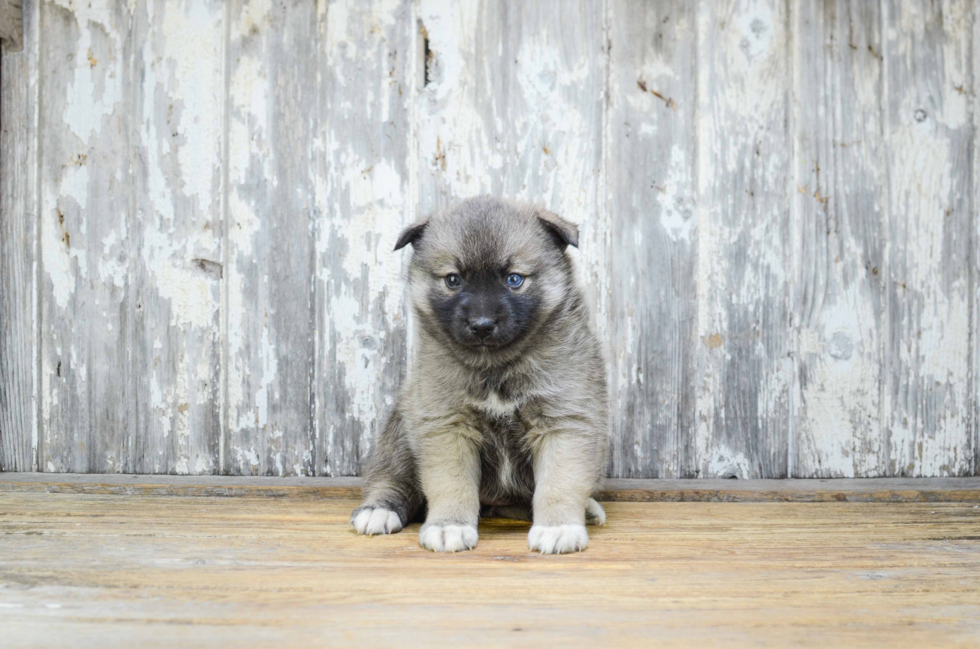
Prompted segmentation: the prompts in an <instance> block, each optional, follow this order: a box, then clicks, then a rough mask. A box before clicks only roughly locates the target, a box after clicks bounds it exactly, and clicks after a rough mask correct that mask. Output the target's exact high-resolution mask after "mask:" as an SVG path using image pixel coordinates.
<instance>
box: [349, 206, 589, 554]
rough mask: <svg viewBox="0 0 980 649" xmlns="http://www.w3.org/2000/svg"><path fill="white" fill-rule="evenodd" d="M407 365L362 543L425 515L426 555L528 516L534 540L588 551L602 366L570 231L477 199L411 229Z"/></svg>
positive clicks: (367, 503) (361, 519)
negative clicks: (485, 524)
mask: <svg viewBox="0 0 980 649" xmlns="http://www.w3.org/2000/svg"><path fill="white" fill-rule="evenodd" d="M409 243H411V244H412V247H413V248H414V253H413V255H412V261H411V265H410V267H409V289H410V296H411V303H412V308H413V310H414V313H415V315H416V318H417V321H418V324H419V326H418V327H417V329H418V346H417V353H416V360H415V363H414V365H413V367H412V368H411V371H410V372H409V374H408V379H407V381H406V382H405V383H404V384H403V386H402V388H401V391H400V394H399V396H398V401H397V403H396V405H395V409H394V411H393V412H392V414H391V417H390V419H389V420H388V422H387V424H386V426H385V428H384V430H383V432H382V434H381V438H380V439H379V440H378V443H377V445H376V446H375V448H374V451H373V454H372V456H371V458H370V460H369V462H368V466H367V470H366V474H365V477H366V481H365V487H364V493H365V499H364V504H363V505H361V506H360V507H358V508H357V509H355V510H354V513H353V514H352V515H351V523H352V525H353V526H354V528H355V529H356V530H357V532H358V533H360V534H389V533H392V532H397V531H399V530H400V529H401V528H402V527H403V526H404V525H406V524H407V523H408V522H409V521H412V520H413V519H415V517H416V516H418V515H419V514H421V513H422V512H425V523H424V524H423V525H422V528H421V530H420V531H419V542H420V543H421V544H422V546H423V547H425V548H428V549H430V550H435V551H437V552H457V551H460V550H468V549H470V548H473V547H474V546H475V545H476V542H477V522H478V520H479V518H480V515H481V506H482V513H483V515H485V516H486V515H503V516H507V517H512V518H521V519H524V520H528V519H530V520H532V521H533V524H532V526H531V531H530V533H529V534H528V545H529V546H530V547H531V549H532V550H538V551H540V552H543V553H546V554H550V553H558V552H575V551H578V550H583V549H585V547H586V545H588V540H589V537H588V534H587V533H586V531H585V523H586V521H587V520H588V521H589V522H591V523H596V524H602V523H603V522H604V521H605V512H604V511H603V509H602V507H601V506H600V505H599V503H597V502H596V501H595V500H594V499H593V498H592V495H593V493H594V492H595V491H596V490H597V489H598V486H599V482H600V480H601V478H602V474H603V468H604V466H605V449H606V441H607V430H608V417H607V410H608V405H607V401H608V398H607V394H606V377H605V369H604V368H605V365H604V362H603V358H602V352H601V347H600V344H599V341H598V339H597V338H596V335H595V333H594V332H593V330H592V327H591V325H590V321H591V318H590V314H589V311H588V308H587V306H586V304H585V301H584V299H583V296H582V292H581V289H580V288H579V287H578V285H577V283H576V281H575V274H574V270H573V267H572V261H571V259H570V257H569V256H568V254H567V253H566V248H567V247H568V245H573V246H577V245H578V228H577V227H576V226H575V225H573V224H571V223H569V222H567V221H565V220H564V219H562V218H560V217H558V216H556V215H554V214H552V213H550V212H546V211H542V210H539V209H537V208H535V207H532V206H529V205H522V204H516V203H510V202H506V201H503V200H500V199H497V198H493V197H488V196H481V197H478V198H472V199H469V200H466V201H464V202H462V203H460V204H459V205H457V206H456V207H454V208H452V209H449V210H447V211H444V212H441V213H439V214H437V215H435V216H433V217H432V218H430V219H429V220H427V221H423V222H420V223H416V224H414V225H412V226H410V227H409V228H407V229H406V230H405V231H404V232H403V233H402V234H401V236H400V237H399V239H398V242H397V243H396V244H395V250H399V249H400V248H403V247H404V246H406V245H408V244H409Z"/></svg>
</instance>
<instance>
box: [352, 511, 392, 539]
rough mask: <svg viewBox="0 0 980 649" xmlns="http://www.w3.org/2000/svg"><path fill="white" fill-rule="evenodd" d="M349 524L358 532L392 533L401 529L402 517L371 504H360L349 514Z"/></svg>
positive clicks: (368, 533) (372, 533)
mask: <svg viewBox="0 0 980 649" xmlns="http://www.w3.org/2000/svg"><path fill="white" fill-rule="evenodd" d="M350 524H351V525H353V526H354V529H355V530H357V533H358V534H367V535H368V536H374V535H375V534H394V533H395V532H397V531H399V530H401V528H402V519H401V518H399V516H398V514H396V513H395V512H393V511H391V510H390V509H385V508H384V507H375V506H373V505H361V506H360V507H358V508H357V509H355V510H354V513H353V514H351V515H350Z"/></svg>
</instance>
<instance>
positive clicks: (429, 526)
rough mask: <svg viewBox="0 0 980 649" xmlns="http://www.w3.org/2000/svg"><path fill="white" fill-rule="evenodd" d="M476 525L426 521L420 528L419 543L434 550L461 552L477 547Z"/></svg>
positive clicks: (427, 548)
mask: <svg viewBox="0 0 980 649" xmlns="http://www.w3.org/2000/svg"><path fill="white" fill-rule="evenodd" d="M478 538H479V536H478V535H477V533H476V525H465V524H462V525H457V524H453V523H445V524H443V523H426V524H425V525H423V526H422V529H420V530H419V543H421V544H422V547H423V548H425V549H426V550H432V551H433V552H461V551H463V550H472V549H473V548H475V547H476V541H477V539H478Z"/></svg>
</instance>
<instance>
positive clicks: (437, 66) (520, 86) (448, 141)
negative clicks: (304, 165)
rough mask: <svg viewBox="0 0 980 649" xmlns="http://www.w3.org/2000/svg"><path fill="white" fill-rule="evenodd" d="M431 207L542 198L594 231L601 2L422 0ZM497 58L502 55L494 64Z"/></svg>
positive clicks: (424, 199) (424, 186) (424, 133)
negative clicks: (481, 199)
mask: <svg viewBox="0 0 980 649" xmlns="http://www.w3.org/2000/svg"><path fill="white" fill-rule="evenodd" d="M418 11H419V20H420V21H421V29H423V30H424V38H426V39H427V42H428V46H427V47H428V51H429V56H430V58H429V60H428V65H427V68H426V72H425V73H424V79H423V82H422V83H423V87H422V89H421V92H420V93H419V98H418V106H417V110H418V114H419V154H420V155H421V158H422V159H421V166H422V168H421V170H420V174H421V176H420V201H421V211H422V214H427V213H430V212H433V211H435V210H437V209H439V208H441V207H444V206H446V205H447V204H450V203H452V202H453V201H455V200H458V199H461V198H467V197H469V196H474V195H477V194H480V193H492V194H497V195H501V196H507V197H511V198H518V199H525V200H530V201H535V202H538V203H541V204H543V205H545V206H546V207H548V208H549V209H552V210H555V211H556V212H558V213H559V214H561V215H562V216H563V217H564V218H567V219H569V220H571V221H573V222H576V223H578V224H579V225H580V226H582V227H583V228H584V229H585V230H584V231H583V233H582V236H581V237H580V238H581V240H582V245H583V250H584V249H585V248H584V247H585V246H589V245H591V246H592V247H594V248H596V247H598V246H600V245H602V243H603V242H602V240H601V239H599V240H597V239H596V237H595V235H594V230H595V228H596V225H595V220H596V215H597V214H598V212H599V210H598V209H597V207H596V206H597V198H596V192H597V185H598V179H599V171H600V165H601V148H600V145H601V137H602V96H603V92H604V88H605V66H604V57H603V55H602V54H603V50H602V39H603V36H604V35H603V34H602V27H601V24H600V18H601V14H600V11H599V6H598V5H597V3H595V2H591V1H578V2H571V3H569V2H558V1H557V0H553V1H549V2H534V3H486V4H483V5H481V6H479V7H478V6H477V5H475V4H467V5H454V4H450V5H446V4H443V3H441V2H435V1H432V2H429V1H428V0H423V1H422V2H421V4H420V6H419V10H418ZM490 61H497V62H498V64H491V63H490Z"/></svg>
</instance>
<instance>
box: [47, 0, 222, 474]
mask: <svg viewBox="0 0 980 649" xmlns="http://www.w3.org/2000/svg"><path fill="white" fill-rule="evenodd" d="M41 11H42V13H41V16H42V30H43V34H44V43H43V44H42V51H41V64H42V65H44V66H45V68H46V69H47V70H48V73H46V74H45V75H44V76H43V78H42V80H41V84H40V85H41V94H42V97H43V98H44V100H43V101H42V103H41V106H42V110H41V116H40V120H41V121H40V124H41V126H40V129H41V152H40V158H41V170H40V172H41V181H40V182H41V191H40V195H41V211H40V219H41V254H42V263H43V267H44V273H43V277H42V278H41V281H42V285H41V305H42V308H41V321H40V324H39V327H40V328H41V396H40V398H41V408H42V422H41V424H42V426H41V430H42V435H41V448H40V464H41V466H42V467H43V468H44V469H45V470H49V471H96V472H116V471H119V472H141V473H160V472H162V473H168V472H179V473H188V472H190V471H191V470H192V469H193V470H194V471H195V472H205V473H206V472H209V471H213V470H215V469H216V468H217V467H216V465H215V455H216V451H217V440H218V435H219V430H220V422H219V418H218V414H219V413H218V404H219V403H220V402H219V400H218V398H217V397H218V390H217V387H218V365H219V361H220V347H219V346H218V342H219V339H220V337H219V335H218V307H219V304H220V302H219V297H220V271H219V272H217V273H215V272H213V266H218V268H219V269H220V265H218V264H217V263H215V262H214V261H213V260H215V259H220V257H219V253H220V232H219V225H220V211H219V207H220V200H219V193H218V192H219V189H220V169H221V162H220V161H221V150H220V133H221V128H220V127H221V118H222V111H221V108H220V107H221V96H222V83H221V79H222V69H223V60H222V48H221V44H222V43H221V38H220V31H219V30H218V29H217V26H218V25H219V24H220V19H221V15H222V12H221V8H220V5H219V4H218V3H210V4H208V3H203V2H193V3H167V4H166V5H165V6H164V4H163V3H158V4H146V5H143V4H140V5H138V6H133V7H130V6H129V5H127V4H126V3H94V4H93V5H91V6H87V7H73V8H69V7H66V6H61V5H58V4H56V3H49V2H46V3H43V4H42V6H41ZM62 61H68V62H69V64H68V65H64V64H62ZM214 94H216V95H217V96H213V95H214Z"/></svg>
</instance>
